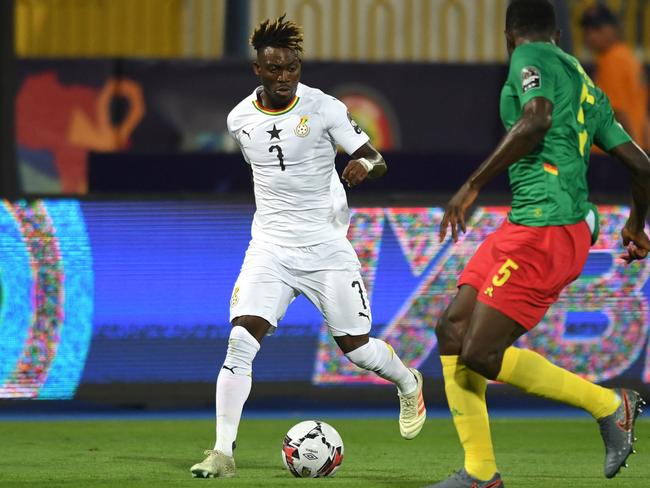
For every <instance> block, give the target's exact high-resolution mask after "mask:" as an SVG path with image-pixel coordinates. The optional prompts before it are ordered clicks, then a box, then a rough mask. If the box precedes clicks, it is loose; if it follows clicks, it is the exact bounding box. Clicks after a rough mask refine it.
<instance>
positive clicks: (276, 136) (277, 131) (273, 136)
mask: <svg viewBox="0 0 650 488" xmlns="http://www.w3.org/2000/svg"><path fill="white" fill-rule="evenodd" d="M266 132H267V133H269V134H271V140H273V139H277V140H280V132H282V129H277V128H276V127H275V124H273V129H271V130H267V131H266Z"/></svg>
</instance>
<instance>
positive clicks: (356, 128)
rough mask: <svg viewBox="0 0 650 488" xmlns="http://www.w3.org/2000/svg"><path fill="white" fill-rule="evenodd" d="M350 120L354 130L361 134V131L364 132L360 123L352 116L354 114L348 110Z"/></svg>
mask: <svg viewBox="0 0 650 488" xmlns="http://www.w3.org/2000/svg"><path fill="white" fill-rule="evenodd" d="M348 120H349V121H350V125H352V128H353V129H354V132H356V133H357V134H361V132H363V131H362V130H361V127H359V124H357V122H356V121H355V120H354V119H353V118H352V115H350V112H348Z"/></svg>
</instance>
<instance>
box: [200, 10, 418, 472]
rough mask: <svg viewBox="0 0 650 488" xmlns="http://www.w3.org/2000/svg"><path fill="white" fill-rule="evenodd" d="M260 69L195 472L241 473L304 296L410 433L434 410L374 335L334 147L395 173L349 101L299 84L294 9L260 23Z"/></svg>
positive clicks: (242, 137) (358, 169)
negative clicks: (269, 353) (258, 391)
mask: <svg viewBox="0 0 650 488" xmlns="http://www.w3.org/2000/svg"><path fill="white" fill-rule="evenodd" d="M251 44H252V46H253V48H254V49H255V50H256V51H257V59H256V61H255V62H254V63H253V70H254V72H255V74H256V75H258V76H259V78H260V81H261V83H262V86H260V87H258V88H256V89H255V91H253V93H252V94H251V95H249V96H248V97H246V98H245V99H244V100H242V101H241V102H240V103H239V104H238V105H237V106H236V107H235V108H234V109H233V110H232V111H231V112H230V114H229V115H228V131H229V132H230V133H231V135H232V136H233V137H234V138H235V139H236V140H237V142H238V143H239V146H240V147H241V151H242V154H243V155H244V158H245V160H246V162H247V163H248V164H249V165H250V166H251V170H252V173H253V182H254V191H255V203H256V207H257V209H256V212H255V216H254V218H253V225H252V232H251V233H252V240H251V242H250V245H249V247H248V250H247V251H246V257H245V259H244V263H243V265H242V268H241V272H240V274H239V278H238V279H237V282H236V283H235V286H234V289H233V293H232V297H231V300H230V320H231V322H232V330H231V333H230V340H229V342H228V351H227V354H226V358H225V360H224V364H223V367H222V369H221V370H220V372H219V377H218V379H217V394H216V404H217V405H216V407H217V408H216V410H217V440H216V444H215V446H214V449H213V450H208V451H206V452H205V454H206V455H207V457H206V458H205V460H204V461H202V462H201V463H198V464H195V465H194V466H192V468H191V472H192V475H193V476H195V477H201V478H207V477H230V476H234V475H235V461H234V458H233V446H234V443H235V439H236V437H237V429H238V426H239V421H240V418H241V413H242V409H243V406H244V402H245V401H246V399H247V398H248V395H249V393H250V390H251V373H252V364H253V359H254V358H255V355H256V354H257V352H258V351H259V349H260V343H261V341H262V339H263V338H264V336H265V335H266V334H267V333H268V332H269V330H271V329H272V328H273V329H274V328H275V327H277V326H278V321H279V320H280V319H281V318H282V317H283V315H284V313H285V311H286V309H287V307H288V306H289V304H290V303H291V302H292V301H293V300H294V299H295V298H296V297H297V296H298V295H300V294H303V295H305V297H306V298H307V299H308V300H309V301H310V302H311V303H313V304H314V306H316V307H317V308H318V309H319V310H320V312H321V313H322V314H323V317H324V318H325V320H326V322H327V324H328V326H329V328H330V330H331V332H332V335H333V336H334V339H335V340H336V343H337V344H338V346H339V347H340V348H341V350H342V351H343V353H344V354H345V355H346V356H347V358H348V359H349V360H350V361H352V362H353V363H354V364H356V365H357V366H359V367H360V368H363V369H366V370H369V371H373V372H375V373H376V374H377V375H379V376H380V377H382V378H385V379H387V380H389V381H391V382H393V383H394V384H395V385H396V386H397V389H398V396H399V399H400V417H399V426H400V433H401V435H402V437H404V438H405V439H413V438H414V437H415V436H416V435H418V434H419V432H420V430H421V429H422V426H423V424H424V421H425V419H426V409H425V406H424V400H423V397H422V375H421V374H420V373H419V372H418V371H417V370H416V369H413V368H407V367H406V366H404V364H403V363H402V361H401V360H400V359H399V357H397V355H396V354H395V352H394V351H393V349H392V347H391V346H390V345H389V344H387V343H385V342H383V341H381V340H379V339H375V338H371V337H369V335H368V334H369V332H370V327H371V320H372V315H371V313H370V305H369V300H368V296H367V294H366V289H365V286H364V284H363V279H362V278H361V274H360V268H361V265H360V263H359V260H358V258H357V255H356V253H355V251H354V249H353V247H352V245H351V244H350V242H349V241H348V240H347V238H346V235H347V231H348V225H349V217H350V215H349V210H348V205H347V200H346V195H345V190H344V188H343V185H342V184H341V181H340V179H339V177H338V174H337V172H336V168H335V166H334V157H335V155H336V146H337V145H339V146H341V147H342V148H343V149H344V150H345V151H346V152H347V153H348V154H351V155H352V158H353V159H352V160H351V161H350V162H349V163H348V164H347V166H346V168H345V170H344V171H343V174H342V178H343V179H344V180H345V181H346V182H347V184H348V186H355V185H357V184H359V183H361V182H362V181H363V180H364V179H366V178H377V177H379V176H382V175H383V174H384V173H385V172H386V163H385V162H384V159H383V158H382V156H381V154H379V153H378V152H377V150H376V149H375V148H374V147H372V145H371V144H370V142H369V138H368V136H367V135H366V134H365V133H364V132H363V131H362V130H361V128H360V127H359V126H358V125H357V124H356V123H355V122H354V121H353V120H352V118H351V117H350V116H349V114H348V111H347V109H346V107H345V105H344V104H343V103H341V102H340V101H338V100H337V99H335V98H333V97H331V96H329V95H327V94H325V93H323V92H322V91H320V90H317V89H314V88H310V87H308V86H306V85H303V84H301V83H300V82H299V81H300V72H301V54H302V32H301V29H300V28H299V27H298V26H297V25H296V24H295V23H293V22H291V21H286V20H285V19H284V16H282V17H280V18H279V19H275V20H266V21H264V22H262V23H261V24H260V25H259V26H258V27H257V28H256V29H255V31H254V33H253V35H252V37H251Z"/></svg>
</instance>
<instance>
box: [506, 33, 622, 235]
mask: <svg viewBox="0 0 650 488" xmlns="http://www.w3.org/2000/svg"><path fill="white" fill-rule="evenodd" d="M536 97H543V98H546V99H548V100H550V101H551V102H552V103H553V121H552V124H551V128H550V129H549V131H548V132H547V133H546V135H545V136H544V140H543V141H542V142H541V143H540V145H539V146H538V147H537V148H536V149H535V150H534V151H533V152H531V153H530V154H529V155H527V156H525V157H523V158H522V159H520V160H519V161H517V162H516V163H515V164H513V165H511V166H510V168H509V170H508V176H509V179H510V187H511V189H512V210H511V212H510V215H509V219H510V221H511V222H513V223H516V224H520V225H528V226H532V227H541V226H547V225H569V224H575V223H577V222H579V221H581V220H583V219H584V218H585V216H586V215H587V213H588V211H589V210H590V209H592V208H593V206H592V205H591V204H590V203H589V189H588V188H587V168H588V164H589V153H590V150H591V145H592V144H597V145H598V146H600V147H601V148H602V149H604V150H606V151H607V150H610V149H612V148H614V147H616V146H618V145H620V144H623V143H625V142H628V141H630V140H631V139H630V136H629V135H628V134H627V133H626V132H625V130H624V129H623V127H621V125H620V124H619V123H618V122H616V120H615V119H614V111H613V110H612V107H611V105H610V103H609V99H608V98H607V96H606V95H605V94H604V93H603V92H602V91H601V90H600V89H599V88H598V87H597V86H595V85H594V83H593V81H591V79H590V78H589V76H587V74H586V73H585V71H584V69H583V68H582V66H581V65H580V63H579V62H578V60H577V59H576V58H574V57H573V56H570V55H569V54H567V53H565V52H564V51H562V50H561V49H560V48H559V47H557V46H556V45H554V44H551V43H547V42H534V43H528V44H522V45H520V46H519V47H517V49H515V51H514V52H513V54H512V58H511V60H510V71H509V74H508V80H507V81H506V83H505V85H504V87H503V90H502V92H501V104H500V112H501V120H502V121H503V124H504V126H505V128H506V129H507V130H510V128H511V127H512V126H513V125H514V124H515V123H516V122H517V120H519V118H520V117H521V114H522V111H523V107H524V106H525V105H526V103H528V102H529V101H530V100H532V99H533V98H536Z"/></svg>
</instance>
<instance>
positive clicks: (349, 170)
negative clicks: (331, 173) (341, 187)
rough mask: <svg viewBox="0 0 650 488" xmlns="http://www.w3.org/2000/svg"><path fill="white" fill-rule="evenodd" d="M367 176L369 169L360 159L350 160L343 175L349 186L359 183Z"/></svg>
mask: <svg viewBox="0 0 650 488" xmlns="http://www.w3.org/2000/svg"><path fill="white" fill-rule="evenodd" d="M367 177H368V170H367V169H366V168H365V166H364V165H363V164H361V162H360V161H359V160H358V159H352V160H351V161H349V162H348V165H347V166H346V167H345V169H344V170H343V174H342V175H341V178H343V180H344V181H345V182H346V183H347V185H348V186H349V187H353V186H356V185H358V184H359V183H361V182H362V181H363V180H365V179H366V178H367Z"/></svg>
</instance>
